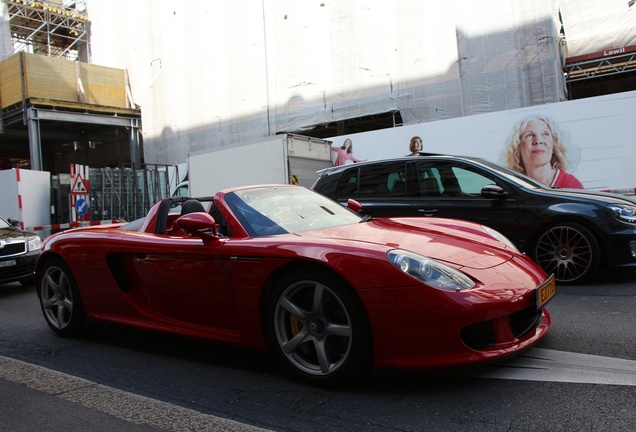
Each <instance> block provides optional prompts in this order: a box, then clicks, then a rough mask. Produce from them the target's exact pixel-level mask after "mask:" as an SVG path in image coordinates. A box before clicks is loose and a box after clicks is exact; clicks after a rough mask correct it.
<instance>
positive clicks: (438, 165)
mask: <svg viewBox="0 0 636 432" xmlns="http://www.w3.org/2000/svg"><path fill="white" fill-rule="evenodd" d="M417 177H418V181H419V183H420V187H421V190H422V194H421V196H420V197H419V198H416V199H415V200H416V205H415V207H416V212H417V213H418V214H419V215H420V216H428V217H433V216H436V217H445V218H455V219H463V220H469V221H473V222H477V223H480V224H483V225H487V226H490V227H492V228H494V229H496V230H498V231H500V232H501V233H502V234H504V235H505V236H507V237H509V238H510V239H511V240H513V241H515V238H517V237H518V235H519V234H518V231H519V230H518V226H519V220H518V219H519V216H518V209H517V201H516V199H515V194H514V190H513V189H512V188H511V187H510V186H508V185H507V184H506V183H505V182H504V181H503V180H502V179H500V178H499V177H498V176H496V175H495V174H493V173H491V172H490V171H488V170H486V169H484V168H482V167H480V166H477V165H472V164H468V163H465V162H463V161H458V160H443V159H442V160H436V159H424V160H418V161H417ZM493 184H494V185H497V186H499V187H501V188H502V189H503V190H504V191H505V193H506V197H505V198H501V199H497V198H484V197H483V196H482V195H481V190H482V188H483V187H484V186H487V185H493Z"/></svg>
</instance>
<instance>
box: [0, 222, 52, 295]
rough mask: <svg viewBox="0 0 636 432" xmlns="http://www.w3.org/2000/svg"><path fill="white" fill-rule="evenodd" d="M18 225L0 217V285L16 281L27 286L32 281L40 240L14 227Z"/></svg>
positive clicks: (32, 234)
mask: <svg viewBox="0 0 636 432" xmlns="http://www.w3.org/2000/svg"><path fill="white" fill-rule="evenodd" d="M18 223H19V222H18V221H17V220H14V219H9V220H8V221H7V220H5V219H3V218H1V217H0V283H9V282H16V281H17V282H20V284H21V285H24V286H27V285H32V284H33V281H34V278H33V272H34V270H35V261H36V259H37V257H38V256H39V255H40V250H41V248H42V240H40V237H38V236H37V235H36V234H34V233H32V232H28V231H22V230H21V229H19V228H18V227H16V226H15V225H16V224H18Z"/></svg>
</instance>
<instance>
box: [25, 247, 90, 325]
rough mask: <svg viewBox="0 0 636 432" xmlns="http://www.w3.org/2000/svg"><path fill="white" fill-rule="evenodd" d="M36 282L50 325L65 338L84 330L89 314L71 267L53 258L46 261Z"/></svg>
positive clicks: (43, 311) (42, 306)
mask: <svg viewBox="0 0 636 432" xmlns="http://www.w3.org/2000/svg"><path fill="white" fill-rule="evenodd" d="M37 282H38V283H37V290H38V298H39V299H40V306H41V308H42V313H43V314H44V319H45V320H46V322H47V324H48V325H49V327H51V329H53V331H54V332H55V333H57V334H58V335H60V336H64V337H71V336H76V335H78V334H80V333H82V332H83V331H84V329H85V323H86V316H85V314H84V307H83V306H82V299H81V297H80V293H79V290H78V288H77V283H76V282H75V278H74V277H73V273H72V272H71V269H70V268H69V267H68V266H67V265H66V264H65V263H64V262H63V261H62V260H60V259H52V260H50V261H47V262H46V263H45V264H44V267H43V268H42V271H41V272H39V277H38V281H37Z"/></svg>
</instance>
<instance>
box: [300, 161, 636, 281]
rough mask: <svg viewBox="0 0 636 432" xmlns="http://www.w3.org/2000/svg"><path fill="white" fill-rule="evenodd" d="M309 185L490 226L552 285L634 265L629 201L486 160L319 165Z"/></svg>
mask: <svg viewBox="0 0 636 432" xmlns="http://www.w3.org/2000/svg"><path fill="white" fill-rule="evenodd" d="M319 175H320V177H319V179H318V180H317V181H316V183H315V184H314V185H313V187H312V188H313V189H314V190H315V191H317V192H320V193H321V194H323V195H326V196H327V197H329V198H332V199H335V200H337V201H339V202H341V203H345V202H346V201H347V200H348V199H349V198H353V199H355V200H358V201H359V202H360V203H361V204H362V206H363V207H364V212H365V214H368V215H371V216H374V217H384V216H424V217H434V216H435V217H447V218H457V219H464V220H469V221H473V222H477V223H481V224H484V225H487V226H490V227H492V228H494V229H496V230H498V231H499V232H501V233H502V234H503V235H505V236H506V237H508V238H509V239H510V240H511V241H512V242H513V243H514V244H515V245H516V246H517V247H518V248H519V249H520V250H522V251H524V252H526V253H527V254H528V255H530V257H532V258H533V259H534V260H535V261H536V262H537V263H538V264H539V265H540V266H541V267H542V268H543V269H544V270H545V271H546V272H547V273H548V274H551V273H554V274H555V276H556V279H557V281H558V282H563V283H581V282H583V281H585V280H586V279H588V278H589V277H591V276H592V275H594V274H596V273H597V272H598V271H600V270H602V269H611V270H618V269H636V199H634V198H632V197H626V196H622V195H614V194H608V193H603V192H591V191H586V190H581V189H576V190H574V189H551V188H548V187H546V186H544V185H542V184H540V183H538V182H536V181H534V180H532V179H530V178H529V177H526V176H524V175H521V174H518V173H516V172H514V171H511V170H508V169H506V168H503V167H501V166H499V165H496V164H493V163H492V162H489V161H486V160H483V159H479V158H471V157H459V156H444V155H431V154H428V155H427V154H422V156H419V157H411V158H404V157H403V158H397V159H385V160H379V161H373V162H366V163H358V164H355V165H349V166H344V167H335V168H331V169H326V170H323V171H321V172H320V173H319Z"/></svg>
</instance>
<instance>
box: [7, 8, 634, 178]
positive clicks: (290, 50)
mask: <svg viewBox="0 0 636 432" xmlns="http://www.w3.org/2000/svg"><path fill="white" fill-rule="evenodd" d="M123 11H125V12H123ZM139 17H144V19H143V20H140V19H139ZM634 28H636V6H634V1H633V0H607V1H605V2H598V1H594V0H530V1H528V0H511V1H508V2H501V1H496V0H486V1H483V2H469V1H462V0H453V1H449V2H439V1H433V0H400V1H395V2H386V1H381V0H379V1H371V0H370V1H368V2H359V1H353V0H334V1H318V0H317V1H309V0H308V1H302V2H298V1H296V0H261V1H256V0H237V1H218V2H217V1H215V2H209V1H205V0H189V1H183V2H174V1H169V0H135V1H128V0H110V1H103V0H82V1H80V0H50V1H46V2H45V1H29V0H0V60H2V61H1V62H0V83H1V87H0V105H1V107H2V116H1V118H0V169H7V168H12V167H23V168H31V169H35V170H46V171H50V172H51V173H54V174H58V173H60V174H61V173H66V172H68V166H69V164H73V163H76V164H84V165H87V166H91V167H95V168H118V169H119V168H121V169H123V168H131V169H140V168H142V167H145V166H147V165H149V164H152V165H156V166H163V165H173V164H180V163H183V162H185V161H186V160H187V157H188V155H189V154H191V153H193V152H197V151H202V150H205V149H211V148H215V147H222V146H228V145H235V144H237V143H241V142H246V141H250V140H253V139H260V138H263V137H268V136H272V135H276V134H279V133H285V132H289V133H300V134H304V135H309V136H313V137H316V138H328V137H333V136H337V135H344V134H351V133H355V132H364V131H369V130H376V129H384V128H390V127H396V126H401V125H412V124H417V123H424V122H432V121H437V120H443V119H449V118H456V117H462V116H471V115H475V114H480V113H488V112H495V111H503V110H509V109H515V108H520V107H527V106H536V105H542V104H550V103H554V102H561V101H565V100H571V99H579V98H585V97H589V96H596V95H602V94H608V93H616V92H623V91H629V90H634V89H636V60H635V56H636V34H634V32H633V29H634ZM142 120H143V128H142Z"/></svg>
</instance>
